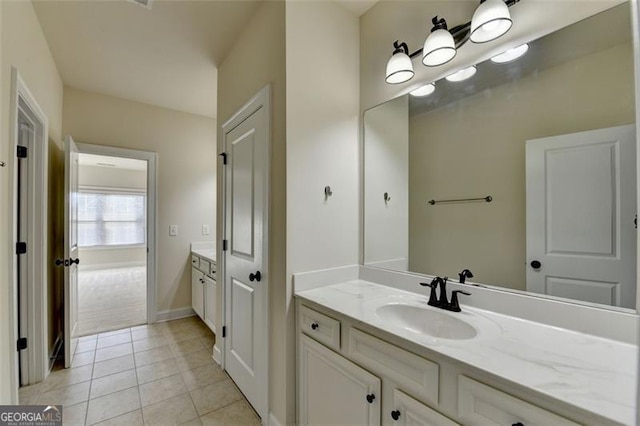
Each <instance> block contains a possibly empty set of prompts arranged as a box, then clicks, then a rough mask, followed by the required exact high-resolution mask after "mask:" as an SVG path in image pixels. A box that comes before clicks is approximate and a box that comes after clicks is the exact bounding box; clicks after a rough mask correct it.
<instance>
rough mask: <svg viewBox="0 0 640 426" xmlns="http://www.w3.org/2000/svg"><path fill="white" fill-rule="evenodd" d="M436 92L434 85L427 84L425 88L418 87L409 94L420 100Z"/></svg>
mask: <svg viewBox="0 0 640 426" xmlns="http://www.w3.org/2000/svg"><path fill="white" fill-rule="evenodd" d="M435 91H436V85H435V84H433V83H429V84H425V85H423V86H420V87H418V88H417V89H415V90H412V91H411V92H409V94H410V95H411V96H416V97H418V98H422V97H424V96H429V95H430V94H432V93H433V92H435Z"/></svg>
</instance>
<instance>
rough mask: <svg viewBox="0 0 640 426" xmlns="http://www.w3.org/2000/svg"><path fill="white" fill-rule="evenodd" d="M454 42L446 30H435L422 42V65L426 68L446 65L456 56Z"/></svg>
mask: <svg viewBox="0 0 640 426" xmlns="http://www.w3.org/2000/svg"><path fill="white" fill-rule="evenodd" d="M456 53H458V52H457V50H456V42H455V41H454V40H453V36H452V35H451V33H450V32H449V31H447V30H444V29H440V30H435V31H434V32H432V33H431V34H429V37H427V39H426V40H425V41H424V48H423V49H422V55H423V56H422V63H423V64H425V65H426V66H428V67H437V66H438V65H442V64H446V63H447V62H449V61H450V60H452V59H453V58H454V57H455V56H456Z"/></svg>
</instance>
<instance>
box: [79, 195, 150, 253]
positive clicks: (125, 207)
mask: <svg viewBox="0 0 640 426" xmlns="http://www.w3.org/2000/svg"><path fill="white" fill-rule="evenodd" d="M146 198H147V197H146V194H145V193H139V192H132V193H128V192H116V191H107V190H102V189H101V190H93V189H80V192H79V193H78V245H79V246H80V247H101V246H125V245H141V244H145V243H146V241H147V238H146V223H145V217H146V215H145V210H146Z"/></svg>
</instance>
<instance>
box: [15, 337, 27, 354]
mask: <svg viewBox="0 0 640 426" xmlns="http://www.w3.org/2000/svg"><path fill="white" fill-rule="evenodd" d="M17 348H18V349H17V350H19V351H21V350H23V349H27V338H26V337H21V338H19V339H18V342H17Z"/></svg>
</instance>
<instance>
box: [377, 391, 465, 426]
mask: <svg viewBox="0 0 640 426" xmlns="http://www.w3.org/2000/svg"><path fill="white" fill-rule="evenodd" d="M393 407H394V408H393V411H392V412H391V413H389V417H391V419H392V420H394V424H397V425H398V426H400V425H402V426H409V425H410V426H459V425H458V423H456V422H454V421H451V420H449V419H448V418H447V417H445V416H443V415H442V414H440V413H438V412H437V411H435V410H433V409H432V408H430V407H428V406H426V405H424V404H423V403H421V402H420V401H417V400H415V399H413V398H411V397H410V396H408V395H406V394H405V393H403V392H401V391H399V390H398V389H395V390H394V391H393Z"/></svg>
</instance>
